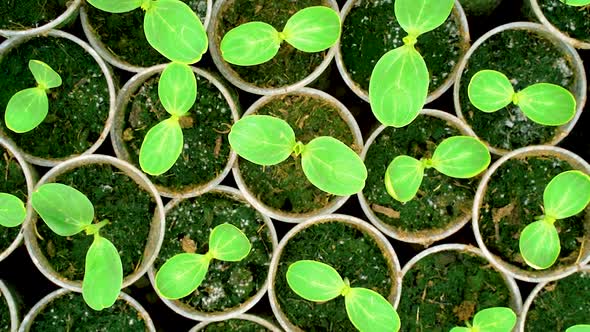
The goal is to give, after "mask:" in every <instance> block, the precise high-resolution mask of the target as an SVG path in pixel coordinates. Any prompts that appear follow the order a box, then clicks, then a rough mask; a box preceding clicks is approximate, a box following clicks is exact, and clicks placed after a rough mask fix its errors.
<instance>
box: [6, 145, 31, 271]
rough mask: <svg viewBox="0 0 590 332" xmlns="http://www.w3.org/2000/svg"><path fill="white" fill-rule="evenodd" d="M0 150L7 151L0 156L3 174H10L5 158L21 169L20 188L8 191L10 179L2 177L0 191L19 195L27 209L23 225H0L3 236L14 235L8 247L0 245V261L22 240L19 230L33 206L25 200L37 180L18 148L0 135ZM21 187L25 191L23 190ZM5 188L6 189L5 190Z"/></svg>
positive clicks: (28, 216) (27, 220)
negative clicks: (12, 160)
mask: <svg viewBox="0 0 590 332" xmlns="http://www.w3.org/2000/svg"><path fill="white" fill-rule="evenodd" d="M0 150H4V151H5V153H7V154H8V155H7V157H8V159H4V157H3V156H0V158H2V161H0V165H2V166H4V167H3V168H4V171H3V172H2V173H3V174H8V175H10V173H12V172H9V173H5V171H7V170H8V169H10V165H9V164H8V163H7V164H6V165H4V164H3V162H4V161H6V160H11V159H12V158H14V159H15V161H16V163H17V164H18V167H19V168H20V170H21V171H22V174H21V176H19V178H20V179H19V181H18V182H20V183H21V184H22V185H23V187H22V188H20V189H16V188H13V189H16V190H14V191H8V190H6V189H7V188H5V187H7V186H8V185H9V182H12V181H6V178H5V179H4V180H5V181H4V182H3V183H2V184H0V188H3V189H0V192H6V193H9V194H13V195H14V194H17V195H19V196H21V197H19V198H20V199H21V200H23V203H25V205H26V209H27V215H26V217H25V221H24V222H23V226H21V227H14V228H6V227H3V226H0V231H1V232H2V235H3V236H6V234H9V233H10V234H12V235H14V240H13V241H12V242H11V243H10V244H9V245H8V247H4V246H2V247H0V262H2V260H3V259H4V258H6V257H8V255H10V253H12V252H13V251H14V250H15V249H16V248H17V247H18V246H19V245H20V244H21V242H22V240H23V233H22V231H21V228H23V227H24V225H26V224H28V223H29V220H31V216H32V214H33V208H32V207H31V205H30V204H27V202H26V201H24V200H27V199H28V198H29V197H31V193H32V192H33V187H34V186H35V181H36V180H37V175H36V173H35V172H34V170H33V169H32V168H31V166H30V165H29V164H28V163H27V162H26V161H25V158H24V157H23V156H22V155H21V154H20V153H19V152H18V150H17V149H16V148H15V147H14V146H13V145H12V144H11V143H9V142H8V141H7V140H6V139H4V138H2V137H0ZM23 189H24V190H25V191H23ZM5 190H6V191H5Z"/></svg>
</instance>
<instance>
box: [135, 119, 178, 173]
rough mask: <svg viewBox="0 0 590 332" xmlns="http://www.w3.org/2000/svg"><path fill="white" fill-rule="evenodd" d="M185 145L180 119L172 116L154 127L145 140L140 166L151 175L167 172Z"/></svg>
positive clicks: (141, 150) (140, 154) (140, 156)
mask: <svg viewBox="0 0 590 332" xmlns="http://www.w3.org/2000/svg"><path fill="white" fill-rule="evenodd" d="M183 145H184V138H183V135H182V128H180V123H179V122H178V118H177V117H175V116H172V117H171V118H168V119H166V120H164V121H162V122H160V123H158V124H157V125H155V126H153V127H152V128H151V129H150V130H149V131H148V133H147V134H146V135H145V137H144V139H143V143H142V144H141V149H140V150H139V165H140V166H141V169H142V170H143V171H144V172H146V173H148V174H150V175H160V174H164V173H165V172H167V171H168V170H169V169H170V168H172V166H174V164H175V163H176V160H177V159H178V156H180V153H181V152H182V148H183Z"/></svg>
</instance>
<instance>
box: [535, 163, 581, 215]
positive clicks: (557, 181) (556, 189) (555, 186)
mask: <svg viewBox="0 0 590 332" xmlns="http://www.w3.org/2000/svg"><path fill="white" fill-rule="evenodd" d="M588 203H590V176H588V175H587V174H584V173H582V172H580V171H567V172H562V173H559V174H558V175H556V176H555V177H554V178H553V179H551V181H550V182H549V184H547V187H545V191H544V192H543V205H544V207H545V215H547V216H549V217H551V218H555V219H565V218H569V217H571V216H574V215H576V214H578V213H580V212H582V210H584V208H586V206H587V205H588Z"/></svg>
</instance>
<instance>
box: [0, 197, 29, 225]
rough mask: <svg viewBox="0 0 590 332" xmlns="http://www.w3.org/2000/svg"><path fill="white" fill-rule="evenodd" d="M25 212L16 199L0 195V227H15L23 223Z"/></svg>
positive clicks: (22, 204)
mask: <svg viewBox="0 0 590 332" xmlns="http://www.w3.org/2000/svg"><path fill="white" fill-rule="evenodd" d="M26 216H27V210H26V209H25V204H24V203H23V201H21V200H20V199H19V198H18V197H16V196H14V195H11V194H7V193H0V226H4V227H16V226H18V225H20V224H22V223H23V222H24V221H25V218H26Z"/></svg>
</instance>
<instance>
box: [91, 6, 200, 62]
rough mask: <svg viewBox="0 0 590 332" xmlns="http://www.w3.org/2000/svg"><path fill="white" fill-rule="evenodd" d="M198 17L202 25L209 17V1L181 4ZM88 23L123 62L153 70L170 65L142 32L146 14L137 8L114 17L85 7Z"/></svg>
mask: <svg viewBox="0 0 590 332" xmlns="http://www.w3.org/2000/svg"><path fill="white" fill-rule="evenodd" d="M180 1H182V2H184V3H186V4H187V5H189V7H191V9H192V10H193V11H194V12H195V13H196V14H197V16H198V17H199V18H200V19H201V22H204V21H205V16H206V14H207V0H180ZM85 8H86V11H87V13H88V22H89V24H90V26H91V27H92V29H93V30H94V31H95V34H96V36H97V37H98V39H99V40H100V41H101V42H102V43H103V44H104V45H105V47H106V48H107V49H108V50H110V51H111V53H113V54H114V55H115V56H116V57H118V58H119V59H120V60H121V61H122V62H126V63H128V64H130V65H133V66H139V67H151V66H154V65H157V64H160V63H168V62H170V60H167V59H166V58H165V57H163V56H162V55H161V54H160V53H158V51H156V50H155V49H154V48H153V47H152V46H151V45H150V44H149V43H148V41H147V39H146V37H145V33H144V31H143V18H144V16H145V12H144V11H143V10H142V9H140V8H138V9H134V10H132V11H130V12H127V13H119V14H112V13H108V12H105V11H102V10H99V9H96V8H95V7H93V6H92V5H90V4H88V5H86V7H85Z"/></svg>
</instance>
